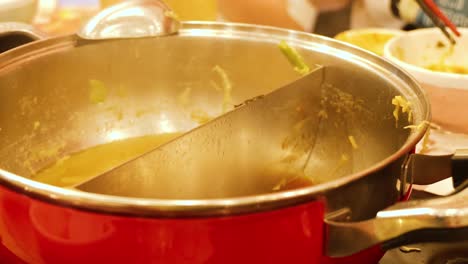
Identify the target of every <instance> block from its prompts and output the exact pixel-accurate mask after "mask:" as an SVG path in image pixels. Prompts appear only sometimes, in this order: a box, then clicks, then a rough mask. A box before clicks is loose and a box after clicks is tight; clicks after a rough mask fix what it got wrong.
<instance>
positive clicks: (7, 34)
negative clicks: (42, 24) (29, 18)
mask: <svg viewBox="0 0 468 264" xmlns="http://www.w3.org/2000/svg"><path fill="white" fill-rule="evenodd" d="M43 38H46V34H44V33H43V32H41V31H39V30H37V29H35V28H34V27H33V26H31V25H28V24H24V23H17V22H5V23H0V53H2V52H5V51H7V50H10V49H12V48H15V47H18V46H21V45H24V44H26V43H29V42H33V41H36V40H39V39H43Z"/></svg>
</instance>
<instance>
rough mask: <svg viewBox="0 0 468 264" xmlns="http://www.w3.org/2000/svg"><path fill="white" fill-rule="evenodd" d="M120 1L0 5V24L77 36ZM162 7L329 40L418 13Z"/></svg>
mask: <svg viewBox="0 0 468 264" xmlns="http://www.w3.org/2000/svg"><path fill="white" fill-rule="evenodd" d="M119 1H122V0H0V20H1V21H22V22H28V23H33V24H35V25H37V26H38V27H39V28H41V29H43V30H44V31H46V32H47V33H50V34H52V35H55V34H66V33H70V32H74V31H76V29H77V28H78V27H79V25H80V23H82V21H83V20H85V19H87V18H88V17H89V16H91V15H92V14H94V13H96V12H97V11H99V10H100V9H102V8H105V7H107V6H109V5H112V4H114V3H117V2H119ZM455 1H456V0H455ZM165 2H166V3H167V4H168V5H169V6H171V7H172V8H173V9H174V10H175V12H176V13H177V14H178V15H179V17H180V18H181V19H183V20H224V21H233V22H245V23H253V24H263V25H271V26H278V27H285V28H290V29H296V30H303V31H308V32H314V33H318V34H323V35H327V36H334V35H336V34H337V33H339V32H341V31H344V30H346V29H349V28H360V27H386V28H402V27H403V26H404V24H405V23H406V22H408V17H409V19H410V20H411V14H413V13H414V14H417V11H416V10H417V6H415V5H414V0H399V1H392V0H378V1H377V0H166V1H165ZM393 2H395V3H398V5H396V7H400V6H401V7H404V8H402V11H401V12H399V11H398V10H397V9H395V8H393V9H392V8H391V6H392V4H393ZM408 3H409V4H408ZM411 3H413V5H412V4H411ZM403 11H404V12H403ZM408 14H410V15H408ZM397 16H398V17H397ZM413 18H414V17H413ZM409 22H411V21H409Z"/></svg>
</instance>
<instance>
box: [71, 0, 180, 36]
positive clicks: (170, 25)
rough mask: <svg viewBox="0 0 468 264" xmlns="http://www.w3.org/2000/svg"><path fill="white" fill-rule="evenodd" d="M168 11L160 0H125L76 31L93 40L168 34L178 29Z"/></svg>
mask: <svg viewBox="0 0 468 264" xmlns="http://www.w3.org/2000/svg"><path fill="white" fill-rule="evenodd" d="M171 12H172V11H171V10H170V9H169V8H168V7H167V6H166V5H165V4H164V3H163V2H162V1H151V0H131V1H124V2H122V3H119V4H116V5H114V6H111V7H109V8H107V9H104V10H103V11H101V12H99V13H98V14H97V15H96V16H94V17H93V18H91V19H90V20H89V21H88V22H87V23H86V24H85V25H84V26H83V28H82V29H81V30H80V31H79V32H78V33H77V34H78V36H80V37H81V38H84V39H95V40H96V39H114V38H138V37H150V36H166V35H171V34H174V33H176V32H177V31H178V29H179V22H178V21H177V20H176V19H175V18H174V16H172V15H170V13H171Z"/></svg>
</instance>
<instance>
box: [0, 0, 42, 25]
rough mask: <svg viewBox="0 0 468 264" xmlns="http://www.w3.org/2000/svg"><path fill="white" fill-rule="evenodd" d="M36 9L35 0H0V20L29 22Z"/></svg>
mask: <svg viewBox="0 0 468 264" xmlns="http://www.w3.org/2000/svg"><path fill="white" fill-rule="evenodd" d="M36 11H37V0H0V22H24V23H31V22H32V21H33V19H34V17H35V15H36Z"/></svg>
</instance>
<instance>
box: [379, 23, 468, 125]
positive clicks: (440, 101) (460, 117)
mask: <svg viewBox="0 0 468 264" xmlns="http://www.w3.org/2000/svg"><path fill="white" fill-rule="evenodd" d="M460 32H461V33H462V37H461V38H458V39H457V44H456V45H455V46H454V47H453V50H450V45H449V42H448V41H447V39H446V38H445V37H444V35H443V34H442V32H441V31H440V30H439V29H438V28H428V29H418V30H413V31H409V32H407V33H405V34H403V35H401V36H398V37H395V38H393V39H392V40H390V41H389V42H388V43H387V44H386V45H385V47H384V56H385V57H386V58H387V59H389V60H391V61H392V62H394V63H396V64H397V65H399V66H401V67H402V68H404V69H405V70H406V71H407V72H409V73H410V74H411V75H413V76H414V77H415V78H416V79H417V80H418V81H419V82H420V83H421V85H422V86H423V88H424V89H425V90H426V91H427V93H428V95H429V98H430V101H431V105H432V117H433V122H435V123H437V124H439V125H441V126H442V127H444V128H445V129H448V130H452V131H455V132H462V133H468V74H457V73H447V72H438V71H433V70H429V69H427V68H426V67H428V66H430V65H437V64H438V65H440V64H441V62H442V63H445V65H455V66H457V67H461V68H466V69H467V70H468V28H461V29H460Z"/></svg>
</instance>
